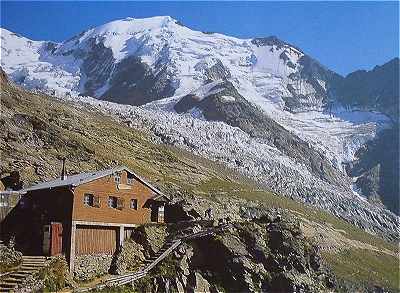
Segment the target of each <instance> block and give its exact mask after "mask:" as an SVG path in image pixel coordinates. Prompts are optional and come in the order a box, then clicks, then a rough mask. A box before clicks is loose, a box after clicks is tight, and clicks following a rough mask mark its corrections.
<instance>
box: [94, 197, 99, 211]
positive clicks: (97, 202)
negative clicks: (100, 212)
mask: <svg viewBox="0 0 400 293" xmlns="http://www.w3.org/2000/svg"><path fill="white" fill-rule="evenodd" d="M93 206H94V207H96V208H99V207H100V196H98V195H94V196H93Z"/></svg>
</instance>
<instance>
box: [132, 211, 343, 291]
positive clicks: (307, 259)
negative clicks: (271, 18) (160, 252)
mask: <svg viewBox="0 0 400 293" xmlns="http://www.w3.org/2000/svg"><path fill="white" fill-rule="evenodd" d="M271 219H272V218H271V217H269V218H268V217H264V218H263V219H262V220H255V221H247V222H241V223H234V224H233V225H232V226H231V228H229V229H228V230H226V231H224V232H222V233H221V234H217V235H214V236H207V237H204V238H200V239H194V240H191V241H188V242H185V243H184V244H182V245H181V246H180V247H179V248H178V250H177V251H176V252H175V253H174V254H173V255H172V256H170V257H169V258H167V259H166V260H165V261H163V262H162V263H160V264H159V265H158V266H157V267H156V269H155V270H154V271H151V272H150V276H148V277H146V279H144V280H140V281H138V282H137V283H136V287H137V288H138V289H143V288H144V287H145V286H146V287H147V289H148V290H150V291H152V292H173V291H178V292H220V291H226V292H260V291H266V292H301V291H304V292H320V291H329V290H333V289H334V288H335V284H336V280H335V277H334V276H333V275H332V273H330V272H329V270H328V269H327V268H326V267H325V265H324V263H323V261H322V260H321V257H320V255H319V252H318V249H317V248H316V247H315V246H313V245H311V244H310V243H308V242H307V241H306V240H305V238H304V237H303V235H302V233H301V231H300V227H299V223H297V222H295V221H291V220H288V219H286V218H284V219H281V218H280V217H277V218H275V219H274V220H272V221H270V220H271Z"/></svg>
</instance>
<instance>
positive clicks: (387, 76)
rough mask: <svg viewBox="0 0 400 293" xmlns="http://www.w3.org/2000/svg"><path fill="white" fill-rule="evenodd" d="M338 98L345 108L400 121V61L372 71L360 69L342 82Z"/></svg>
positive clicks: (337, 91) (393, 61)
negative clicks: (348, 107)
mask: <svg viewBox="0 0 400 293" xmlns="http://www.w3.org/2000/svg"><path fill="white" fill-rule="evenodd" d="M334 91H335V95H336V96H337V98H338V100H339V101H340V102H341V103H343V104H344V105H347V106H350V107H358V108H364V109H372V110H375V111H381V112H383V113H386V114H388V115H389V116H391V117H392V119H393V121H394V122H395V123H398V119H399V97H400V94H399V58H394V59H392V60H390V61H389V62H387V63H385V64H383V65H381V66H376V67H375V68H374V69H372V70H370V71H366V70H358V71H355V72H352V73H350V74H349V75H347V76H346V78H344V79H342V80H340V81H338V82H337V83H336V84H335V86H334Z"/></svg>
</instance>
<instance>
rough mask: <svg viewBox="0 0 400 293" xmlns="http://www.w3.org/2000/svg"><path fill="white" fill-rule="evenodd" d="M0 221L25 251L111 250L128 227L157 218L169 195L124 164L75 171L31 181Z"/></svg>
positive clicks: (78, 252) (81, 252)
mask: <svg viewBox="0 0 400 293" xmlns="http://www.w3.org/2000/svg"><path fill="white" fill-rule="evenodd" d="M21 193H22V194H24V196H23V197H22V199H21V200H20V201H19V203H18V205H17V206H16V207H15V208H14V209H13V210H12V211H11V212H10V213H9V214H8V215H7V216H6V218H5V219H4V220H3V222H2V225H1V226H2V234H3V238H4V235H7V236H6V237H11V236H13V237H15V241H16V245H17V248H19V249H20V250H21V251H22V252H23V253H25V254H29V255H50V256H52V255H58V254H65V256H66V257H67V260H69V264H70V270H71V272H73V271H74V260H75V257H76V256H80V255H91V254H101V253H106V254H111V255H112V254H113V253H114V252H115V250H116V249H117V247H118V246H120V245H122V244H123V241H124V239H125V238H126V237H128V236H130V234H131V233H132V230H133V229H134V228H135V227H137V226H138V225H141V224H144V223H151V222H155V223H162V222H163V221H164V206H165V204H166V203H167V202H168V201H169V199H168V198H167V197H166V196H165V195H163V194H162V193H161V192H160V191H159V190H158V189H157V188H155V187H153V186H152V185H151V184H149V183H148V182H146V181H145V180H143V179H142V178H140V177H139V176H138V175H136V174H135V173H134V172H133V171H131V170H129V169H128V168H126V167H118V168H114V169H109V170H104V171H99V172H89V173H81V174H77V175H72V176H68V177H67V176H64V175H62V176H61V178H59V179H56V180H53V181H48V182H44V183H40V184H37V185H35V186H33V187H31V188H28V189H25V190H22V191H21Z"/></svg>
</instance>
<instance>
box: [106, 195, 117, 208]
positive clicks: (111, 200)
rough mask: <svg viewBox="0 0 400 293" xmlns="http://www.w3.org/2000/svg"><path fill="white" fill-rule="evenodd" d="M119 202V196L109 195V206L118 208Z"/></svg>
mask: <svg viewBox="0 0 400 293" xmlns="http://www.w3.org/2000/svg"><path fill="white" fill-rule="evenodd" d="M117 202H118V198H117V197H115V196H109V197H108V201H107V203H108V206H109V207H110V208H114V209H116V208H117Z"/></svg>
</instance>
